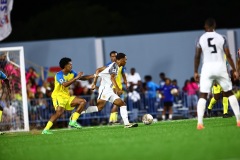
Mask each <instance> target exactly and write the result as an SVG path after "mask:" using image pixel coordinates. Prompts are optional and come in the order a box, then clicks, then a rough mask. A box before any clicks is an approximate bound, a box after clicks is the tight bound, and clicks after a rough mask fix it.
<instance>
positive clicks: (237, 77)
mask: <svg viewBox="0 0 240 160" xmlns="http://www.w3.org/2000/svg"><path fill="white" fill-rule="evenodd" d="M233 75H234V78H235V79H239V74H238V72H237V71H234V72H233Z"/></svg>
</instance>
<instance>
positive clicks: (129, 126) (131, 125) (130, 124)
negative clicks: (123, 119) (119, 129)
mask: <svg viewBox="0 0 240 160" xmlns="http://www.w3.org/2000/svg"><path fill="white" fill-rule="evenodd" d="M133 127H138V124H137V123H129V124H128V125H125V126H124V128H133Z"/></svg>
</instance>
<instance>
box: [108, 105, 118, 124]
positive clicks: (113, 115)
mask: <svg viewBox="0 0 240 160" xmlns="http://www.w3.org/2000/svg"><path fill="white" fill-rule="evenodd" d="M117 120H118V107H117V106H116V105H113V107H112V109H111V113H110V117H109V123H110V124H113V123H116V122H117Z"/></svg>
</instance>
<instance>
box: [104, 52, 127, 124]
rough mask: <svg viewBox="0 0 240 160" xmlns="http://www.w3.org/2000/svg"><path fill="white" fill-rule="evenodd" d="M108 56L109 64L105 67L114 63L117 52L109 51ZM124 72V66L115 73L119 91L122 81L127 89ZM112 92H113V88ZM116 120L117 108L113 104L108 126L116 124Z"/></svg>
mask: <svg viewBox="0 0 240 160" xmlns="http://www.w3.org/2000/svg"><path fill="white" fill-rule="evenodd" d="M109 55H110V59H111V62H109V63H107V65H106V66H109V65H110V64H111V63H112V62H115V61H116V56H117V52H116V51H111V52H110V54H109ZM125 71H126V67H125V66H121V67H119V69H118V73H117V76H116V82H117V85H118V87H119V88H120V89H121V90H122V88H123V86H122V80H123V81H124V84H125V85H126V88H127V78H126V75H125ZM113 90H114V92H115V86H113ZM120 98H122V99H123V95H121V96H120ZM117 120H118V107H117V106H116V105H114V104H113V107H112V109H111V113H110V117H109V124H114V123H116V122H117Z"/></svg>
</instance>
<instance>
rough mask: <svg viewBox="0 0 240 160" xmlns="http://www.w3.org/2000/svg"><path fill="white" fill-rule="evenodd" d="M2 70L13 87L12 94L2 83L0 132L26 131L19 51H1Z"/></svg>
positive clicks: (0, 91)
mask: <svg viewBox="0 0 240 160" xmlns="http://www.w3.org/2000/svg"><path fill="white" fill-rule="evenodd" d="M0 70H1V71H3V72H4V73H5V74H6V75H7V77H8V79H9V81H10V87H11V92H9V91H8V89H7V87H6V84H5V83H4V82H3V81H1V83H0V85H1V86H0V94H1V99H0V105H1V106H2V107H3V115H2V122H1V123H0V130H2V131H9V130H10V131H14V130H22V129H24V114H23V103H22V94H21V72H20V58H19V51H1V52H0Z"/></svg>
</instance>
